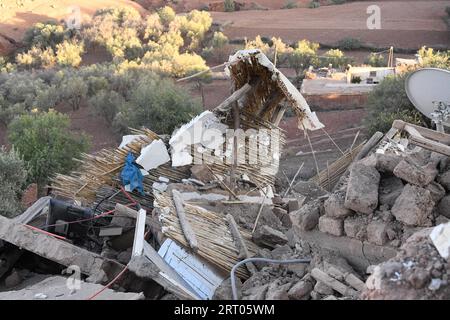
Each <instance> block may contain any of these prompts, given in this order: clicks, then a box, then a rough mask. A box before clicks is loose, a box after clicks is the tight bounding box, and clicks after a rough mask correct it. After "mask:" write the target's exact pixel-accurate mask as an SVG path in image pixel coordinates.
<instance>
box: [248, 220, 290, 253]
mask: <svg viewBox="0 0 450 320" xmlns="http://www.w3.org/2000/svg"><path fill="white" fill-rule="evenodd" d="M253 241H254V242H255V243H256V244H257V245H260V246H263V247H266V248H271V249H273V248H275V246H276V245H277V244H279V245H284V244H286V243H287V242H288V238H287V237H286V236H285V235H284V233H282V232H281V231H278V230H275V229H273V228H271V227H269V226H267V225H263V226H261V227H259V228H257V229H256V230H255V233H253Z"/></svg>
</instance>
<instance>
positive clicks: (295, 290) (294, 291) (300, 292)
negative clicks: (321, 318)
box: [288, 280, 313, 300]
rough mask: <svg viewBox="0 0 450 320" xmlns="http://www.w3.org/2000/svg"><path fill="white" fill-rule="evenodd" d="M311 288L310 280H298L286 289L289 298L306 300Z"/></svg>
mask: <svg viewBox="0 0 450 320" xmlns="http://www.w3.org/2000/svg"><path fill="white" fill-rule="evenodd" d="M312 290H313V285H312V283H311V282H310V281H304V280H300V281H299V282H297V283H296V284H295V285H294V286H293V287H292V288H291V289H289V291H288V296H289V298H290V299H291V300H307V299H309V295H310V293H311V291H312Z"/></svg>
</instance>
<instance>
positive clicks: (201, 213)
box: [154, 193, 258, 279]
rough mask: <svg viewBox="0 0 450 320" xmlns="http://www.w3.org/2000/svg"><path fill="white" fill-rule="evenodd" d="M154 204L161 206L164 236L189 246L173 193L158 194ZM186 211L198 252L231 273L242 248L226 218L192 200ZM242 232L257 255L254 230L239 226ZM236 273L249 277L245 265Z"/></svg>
mask: <svg viewBox="0 0 450 320" xmlns="http://www.w3.org/2000/svg"><path fill="white" fill-rule="evenodd" d="M154 205H155V208H158V209H159V210H158V211H159V220H160V222H161V225H162V232H163V233H164V235H165V236H167V237H168V238H171V239H172V240H175V241H178V242H179V243H181V244H182V245H184V246H186V247H189V243H188V241H187V239H186V237H185V235H184V233H183V230H182V226H181V224H180V221H179V219H178V216H177V211H176V208H175V204H174V202H173V199H172V198H171V196H170V195H169V194H167V193H163V194H156V195H155V202H154ZM184 211H185V213H186V218H187V220H188V222H189V224H190V225H191V226H192V229H193V232H194V234H195V236H196V238H197V240H198V251H197V253H198V254H199V255H200V256H201V257H203V258H204V259H206V260H208V261H209V262H211V263H212V264H213V265H215V266H217V267H218V268H219V269H221V270H223V271H224V272H226V273H229V272H230V271H231V268H233V266H234V265H235V264H236V263H237V262H239V261H240V259H239V258H238V256H239V250H238V249H237V247H236V244H235V242H234V241H233V235H232V232H231V230H230V226H229V225H228V222H227V219H226V217H225V216H224V215H222V214H219V213H215V212H212V211H209V210H206V209H204V208H201V207H198V206H196V205H193V204H189V203H184ZM239 231H240V233H241V235H242V237H243V238H244V241H245V244H246V246H247V248H248V251H249V253H250V256H254V255H255V254H256V252H257V250H258V246H257V245H256V244H254V243H253V242H252V241H251V233H250V232H249V231H247V230H244V229H242V228H239ZM236 273H237V275H238V276H239V277H240V278H242V279H247V278H248V277H249V276H250V273H249V271H248V270H247V269H246V268H245V267H244V266H242V267H240V268H238V269H237V272H236Z"/></svg>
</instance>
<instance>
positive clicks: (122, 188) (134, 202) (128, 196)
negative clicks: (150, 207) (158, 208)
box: [120, 186, 137, 204]
mask: <svg viewBox="0 0 450 320" xmlns="http://www.w3.org/2000/svg"><path fill="white" fill-rule="evenodd" d="M120 190H122V192H123V193H124V194H125V196H126V197H127V198H128V200H130V201H131V202H132V203H133V204H136V203H137V202H136V200H134V199H133V198H132V197H131V196H130V195H129V194H128V192H127V191H126V190H125V189H124V187H123V186H120Z"/></svg>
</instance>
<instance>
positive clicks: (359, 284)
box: [345, 273, 366, 292]
mask: <svg viewBox="0 0 450 320" xmlns="http://www.w3.org/2000/svg"><path fill="white" fill-rule="evenodd" d="M345 282H347V283H348V284H349V285H350V286H352V287H353V288H354V289H356V291H359V292H362V291H364V289H365V288H366V284H365V283H364V282H363V281H362V280H361V279H359V278H358V277H357V276H355V275H354V274H353V273H348V274H347V275H346V276H345Z"/></svg>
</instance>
